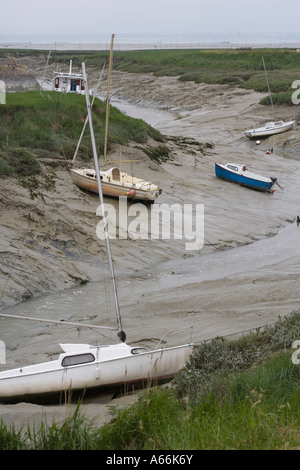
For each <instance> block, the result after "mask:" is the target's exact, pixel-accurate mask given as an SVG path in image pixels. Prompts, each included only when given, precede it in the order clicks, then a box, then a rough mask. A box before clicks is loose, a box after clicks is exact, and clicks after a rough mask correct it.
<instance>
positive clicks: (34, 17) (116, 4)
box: [0, 0, 300, 37]
mask: <svg viewBox="0 0 300 470" xmlns="http://www.w3.org/2000/svg"><path fill="white" fill-rule="evenodd" d="M0 2H1V3H2V5H3V6H2V12H1V19H2V21H1V29H0V32H1V33H13V34H20V33H21V34H28V33H32V34H41V33H52V34H59V35H61V34H78V35H80V34H103V33H108V34H109V35H110V34H111V33H114V34H116V37H118V35H122V34H131V35H135V34H151V35H162V34H165V35H173V36H176V35H182V34H195V33H199V34H203V33H206V32H212V33H218V32H222V33H223V32H224V33H231V32H239V31H241V32H244V33H252V34H256V33H266V32H268V31H270V33H274V32H280V33H285V32H299V20H300V0H180V1H179V0H147V1H146V0H105V1H104V0H51V1H47V2H46V1H44V0H6V1H5V0H0Z"/></svg>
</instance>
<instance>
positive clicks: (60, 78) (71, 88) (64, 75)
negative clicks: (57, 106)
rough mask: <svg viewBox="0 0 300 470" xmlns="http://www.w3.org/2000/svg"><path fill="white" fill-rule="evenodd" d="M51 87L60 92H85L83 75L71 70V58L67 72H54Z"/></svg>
mask: <svg viewBox="0 0 300 470" xmlns="http://www.w3.org/2000/svg"><path fill="white" fill-rule="evenodd" d="M53 89H54V91H59V92H61V93H80V94H84V93H85V90H84V83H83V75H82V73H81V72H78V73H76V72H73V71H72V60H71V61H70V68H69V72H54V77H53Z"/></svg>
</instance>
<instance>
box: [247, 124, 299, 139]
mask: <svg viewBox="0 0 300 470" xmlns="http://www.w3.org/2000/svg"><path fill="white" fill-rule="evenodd" d="M294 124H295V121H287V122H284V121H272V122H267V123H266V124H265V125H264V126H262V127H257V128H256V129H249V130H247V131H245V135H246V136H247V137H248V138H249V139H257V138H260V137H268V136H269V135H274V134H281V133H282V132H287V131H289V130H291V129H292V128H293V126H294Z"/></svg>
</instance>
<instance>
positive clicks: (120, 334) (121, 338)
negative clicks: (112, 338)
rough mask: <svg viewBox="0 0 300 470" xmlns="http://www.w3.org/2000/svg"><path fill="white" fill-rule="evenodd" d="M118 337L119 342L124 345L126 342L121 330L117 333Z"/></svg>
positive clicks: (124, 334)
mask: <svg viewBox="0 0 300 470" xmlns="http://www.w3.org/2000/svg"><path fill="white" fill-rule="evenodd" d="M118 337H119V338H120V340H121V341H122V343H125V341H126V333H125V331H123V330H121V331H119V333H118Z"/></svg>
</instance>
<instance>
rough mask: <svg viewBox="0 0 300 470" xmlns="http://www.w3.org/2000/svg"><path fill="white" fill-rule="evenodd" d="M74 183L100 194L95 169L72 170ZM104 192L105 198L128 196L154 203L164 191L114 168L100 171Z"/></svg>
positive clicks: (132, 198)
mask: <svg viewBox="0 0 300 470" xmlns="http://www.w3.org/2000/svg"><path fill="white" fill-rule="evenodd" d="M70 172H71V178H72V181H73V183H74V184H75V185H76V186H78V187H79V188H81V189H84V190H86V191H90V192H93V193H98V184H97V178H96V171H95V170H94V169H92V168H91V169H88V168H84V169H80V168H76V169H71V170H70ZM100 177H101V183H102V192H103V194H104V196H111V197H121V196H126V197H127V198H128V199H131V200H138V201H154V200H155V199H156V198H157V197H158V196H159V195H160V194H161V193H162V190H161V189H160V188H159V186H157V185H156V184H154V183H151V182H150V181H145V180H142V179H140V178H136V177H134V176H131V175H128V174H127V173H124V172H122V171H120V169H119V168H117V167H113V168H110V169H109V170H101V171H100Z"/></svg>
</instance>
